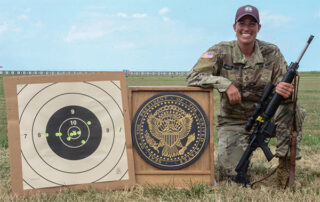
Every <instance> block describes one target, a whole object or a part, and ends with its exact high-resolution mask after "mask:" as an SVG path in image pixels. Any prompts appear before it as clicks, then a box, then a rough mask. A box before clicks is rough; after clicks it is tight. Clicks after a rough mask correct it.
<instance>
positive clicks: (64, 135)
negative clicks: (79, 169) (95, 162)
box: [46, 106, 102, 160]
mask: <svg viewBox="0 0 320 202" xmlns="http://www.w3.org/2000/svg"><path fill="white" fill-rule="evenodd" d="M46 136H47V142H48V144H49V146H50V148H51V149H52V151H53V152H54V153H56V154H57V155H58V156H60V157H62V158H64V159H68V160H80V159H84V158H86V157H88V156H90V155H91V154H92V153H93V152H94V151H96V149H97V148H98V146H99V144H100V142H101V138H102V129H101V124H100V122H99V120H98V118H97V117H96V116H95V114H94V113H93V112H91V111H90V110H88V109H86V108H84V107H80V106H66V107H63V108H61V109H59V110H58V111H56V112H55V113H54V114H53V115H52V116H51V117H50V119H49V121H48V124H47V126H46Z"/></svg>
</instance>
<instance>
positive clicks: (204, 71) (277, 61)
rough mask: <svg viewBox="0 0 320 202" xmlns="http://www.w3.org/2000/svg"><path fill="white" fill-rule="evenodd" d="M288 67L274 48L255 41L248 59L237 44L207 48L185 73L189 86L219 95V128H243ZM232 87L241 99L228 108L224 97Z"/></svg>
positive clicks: (221, 44) (222, 43) (227, 102)
mask: <svg viewBox="0 0 320 202" xmlns="http://www.w3.org/2000/svg"><path fill="white" fill-rule="evenodd" d="M286 67H287V63H286V61H285V59H284V57H283V55H282V54H281V53H280V50H279V49H278V48H277V46H275V45H273V44H270V43H267V42H263V41H260V40H256V42H255V48H254V53H253V54H252V56H251V58H250V59H247V58H246V57H245V56H244V54H243V53H242V52H241V50H240V48H239V46H238V44H237V41H230V42H221V43H219V44H217V45H214V46H212V47H211V48H209V49H208V50H207V51H206V52H205V53H204V54H202V56H201V57H200V59H199V60H198V62H197V63H196V64H195V66H194V67H193V69H192V70H191V71H190V72H189V73H188V76H187V82H188V85H191V86H201V87H204V88H208V87H211V88H212V87H213V88H215V89H217V90H218V91H219V92H220V93H221V100H220V104H221V108H220V109H221V111H220V116H219V117H218V125H224V124H227V125H228V124H245V123H246V121H247V120H248V118H249V117H250V115H251V113H252V112H253V110H254V108H253V103H256V102H258V101H259V100H260V97H261V96H262V94H263V92H264V88H265V87H266V85H267V84H268V83H269V82H272V83H273V84H274V85H276V84H277V83H278V82H279V81H281V79H282V76H283V73H285V71H286ZM231 84H233V85H235V86H236V87H237V88H238V90H239V92H240V94H241V98H242V102H241V103H240V104H235V105H231V104H230V103H229V100H228V97H227V95H226V94H225V93H224V92H225V91H226V90H227V88H228V87H229V86H230V85H231Z"/></svg>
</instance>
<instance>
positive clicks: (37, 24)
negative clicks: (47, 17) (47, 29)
mask: <svg viewBox="0 0 320 202" xmlns="http://www.w3.org/2000/svg"><path fill="white" fill-rule="evenodd" d="M41 25H42V22H41V21H40V20H38V21H37V22H35V23H34V26H36V27H41Z"/></svg>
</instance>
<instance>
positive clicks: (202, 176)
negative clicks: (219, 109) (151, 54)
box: [129, 86, 214, 187]
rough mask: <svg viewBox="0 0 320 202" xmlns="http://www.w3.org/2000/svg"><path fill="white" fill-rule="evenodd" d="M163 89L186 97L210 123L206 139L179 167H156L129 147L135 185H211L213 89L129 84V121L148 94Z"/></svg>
mask: <svg viewBox="0 0 320 202" xmlns="http://www.w3.org/2000/svg"><path fill="white" fill-rule="evenodd" d="M164 92H171V93H174V92H178V93H182V94H183V95H186V96H189V97H190V98H192V99H193V100H194V101H196V102H197V104H199V105H200V106H201V108H202V109H203V111H204V112H205V114H206V116H207V118H208V120H209V126H210V132H209V142H208V144H207V146H206V148H205V150H204V151H203V153H202V154H201V156H200V157H199V158H198V159H197V160H196V161H195V162H193V163H192V164H191V165H189V166H187V167H184V168H181V169H174V170H170V169H169V170H168V169H159V168H157V167H155V166H152V165H151V164H149V163H147V162H146V161H145V160H144V159H143V158H142V157H141V156H140V155H139V154H138V152H137V150H136V148H135V147H134V148H133V157H134V167H135V173H136V182H137V183H138V184H159V185H174V186H176V187H187V186H189V185H190V183H191V182H192V183H195V182H199V183H207V184H210V185H212V186H213V185H214V155H213V152H214V148H213V147H214V141H213V131H214V128H213V91H212V89H203V88H199V87H184V86H168V87H129V108H130V117H131V122H132V120H133V118H134V116H135V114H136V112H137V111H138V109H139V107H140V106H141V105H142V104H143V103H144V102H145V101H146V100H148V99H150V98H151V97H152V96H155V95H157V94H159V93H164Z"/></svg>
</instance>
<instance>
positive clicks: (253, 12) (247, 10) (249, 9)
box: [235, 5, 260, 24]
mask: <svg viewBox="0 0 320 202" xmlns="http://www.w3.org/2000/svg"><path fill="white" fill-rule="evenodd" d="M246 15H250V16H252V17H253V18H254V19H255V20H256V21H257V23H259V24H260V19H259V11H258V9H257V8H256V7H254V6H251V5H246V6H242V7H240V8H238V10H237V13H236V18H235V22H238V21H239V20H240V19H241V18H242V17H244V16H246Z"/></svg>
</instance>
